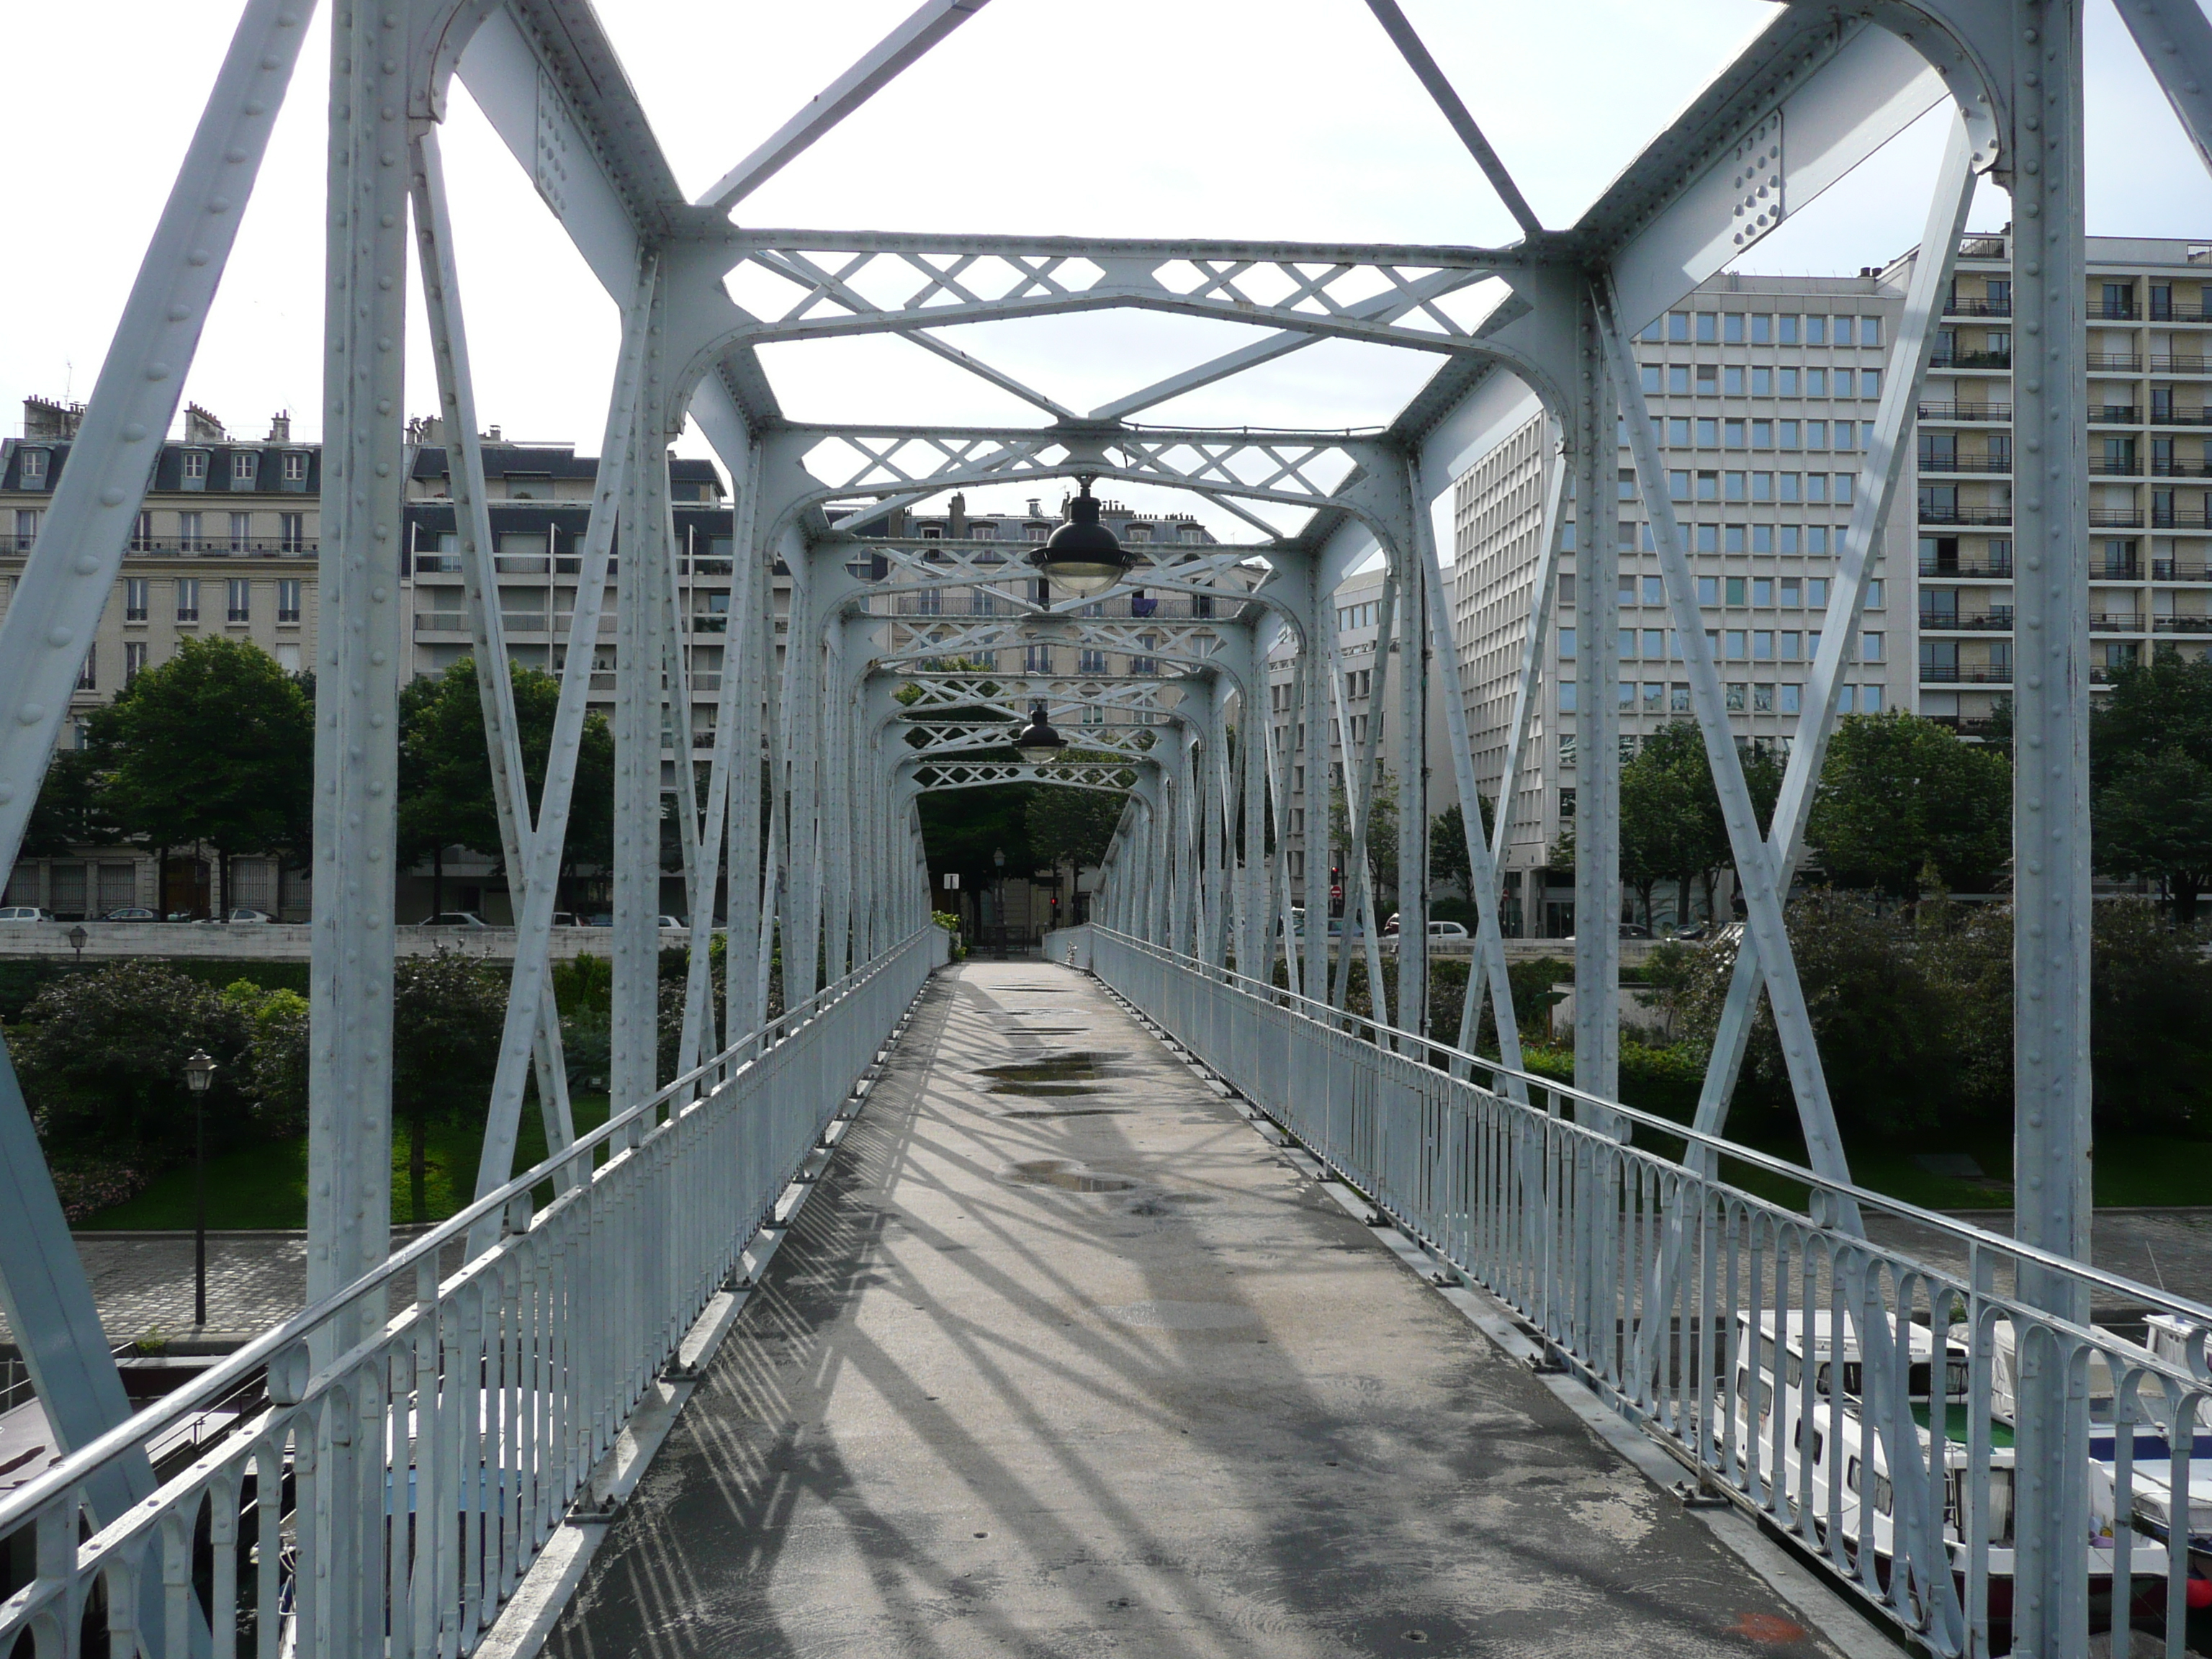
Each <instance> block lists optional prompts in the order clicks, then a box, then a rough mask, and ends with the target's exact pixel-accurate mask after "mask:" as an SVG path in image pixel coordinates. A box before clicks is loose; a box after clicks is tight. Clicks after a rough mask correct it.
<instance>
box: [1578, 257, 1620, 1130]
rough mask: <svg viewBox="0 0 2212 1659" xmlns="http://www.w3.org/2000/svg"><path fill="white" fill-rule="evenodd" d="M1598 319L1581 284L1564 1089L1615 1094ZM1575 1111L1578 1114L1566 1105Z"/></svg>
mask: <svg viewBox="0 0 2212 1659" xmlns="http://www.w3.org/2000/svg"><path fill="white" fill-rule="evenodd" d="M1603 326H1604V325H1603V323H1602V321H1601V319H1600V318H1599V316H1598V313H1597V307H1596V305H1595V301H1594V300H1593V297H1592V296H1591V295H1590V294H1589V292H1588V291H1587V289H1585V290H1584V291H1583V293H1582V294H1581V295H1580V296H1579V297H1578V299H1577V301H1576V315H1575V337H1576V347H1577V352H1576V356H1577V365H1576V367H1577V374H1576V384H1575V403H1574V409H1573V410H1572V420H1573V429H1572V441H1571V459H1572V462H1573V466H1574V484H1573V492H1574V496H1575V569H1576V573H1577V574H1576V586H1577V599H1576V605H1575V612H1576V617H1577V622H1578V623H1579V625H1580V634H1581V637H1580V639H1579V641H1577V651H1576V653H1575V732H1576V738H1575V1086H1576V1087H1577V1089H1581V1090H1583V1091H1585V1092H1587V1093H1589V1094H1593V1095H1597V1096H1600V1097H1603V1098H1605V1099H1607V1100H1618V1099H1619V1098H1620V1018H1619V1009H1618V1007H1617V1006H1616V1004H1617V1003H1618V1000H1619V997H1620V991H1619V987H1620V690H1619V688H1620V661H1619V659H1618V657H1617V655H1616V653H1614V650H1613V632H1614V629H1616V628H1617V627H1618V626H1619V624H1620V594H1619V592H1617V591H1616V586H1615V584H1616V578H1617V574H1618V572H1619V570H1620V510H1619V508H1618V507H1616V506H1615V505H1614V503H1613V473H1614V471H1615V465H1614V461H1615V458H1616V457H1617V456H1618V455H1619V454H1620V442H1619V440H1618V439H1617V437H1616V436H1615V422H1616V421H1617V420H1618V418H1619V416H1618V406H1617V404H1615V401H1614V398H1613V384H1612V377H1611V375H1610V374H1608V373H1607V368H1606V356H1605V340H1604V337H1603V334H1602V329H1603ZM1576 1114H1577V1116H1583V1115H1586V1113H1585V1110H1584V1108H1583V1106H1582V1105H1581V1104H1580V1103H1577V1106H1576Z"/></svg>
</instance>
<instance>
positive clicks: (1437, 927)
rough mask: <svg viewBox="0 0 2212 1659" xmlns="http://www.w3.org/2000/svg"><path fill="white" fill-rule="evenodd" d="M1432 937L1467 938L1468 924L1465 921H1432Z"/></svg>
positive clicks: (1430, 925)
mask: <svg viewBox="0 0 2212 1659" xmlns="http://www.w3.org/2000/svg"><path fill="white" fill-rule="evenodd" d="M1429 937H1430V938H1431V939H1466V938H1468V931H1467V924H1466V923H1465V922H1463V921H1432V922H1431V923H1430V924H1429Z"/></svg>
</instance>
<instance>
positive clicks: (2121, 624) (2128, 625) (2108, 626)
mask: <svg viewBox="0 0 2212 1659" xmlns="http://www.w3.org/2000/svg"><path fill="white" fill-rule="evenodd" d="M2089 631H2090V632H2091V633H2092V634H2140V633H2142V631H2143V619H2142V612H2141V611H2091V612H2090V613H2089Z"/></svg>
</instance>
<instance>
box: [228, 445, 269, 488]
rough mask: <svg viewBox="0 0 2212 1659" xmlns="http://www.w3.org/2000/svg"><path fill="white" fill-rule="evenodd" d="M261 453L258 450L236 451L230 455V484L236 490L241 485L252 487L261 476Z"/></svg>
mask: <svg viewBox="0 0 2212 1659" xmlns="http://www.w3.org/2000/svg"><path fill="white" fill-rule="evenodd" d="M260 472H261V452H260V451H259V450H258V449H234V450H233V451H231V453H230V482H231V485H232V487H233V488H234V489H235V488H236V487H237V486H239V485H240V484H244V485H246V486H248V487H251V486H252V483H253V481H254V480H255V479H256V478H257V477H259V476H260Z"/></svg>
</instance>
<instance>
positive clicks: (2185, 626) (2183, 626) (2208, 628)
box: [2150, 617, 2212, 634]
mask: <svg viewBox="0 0 2212 1659" xmlns="http://www.w3.org/2000/svg"><path fill="white" fill-rule="evenodd" d="M2150 627H2151V632H2153V633H2154V634H2212V617H2152V618H2151V619H2150Z"/></svg>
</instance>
